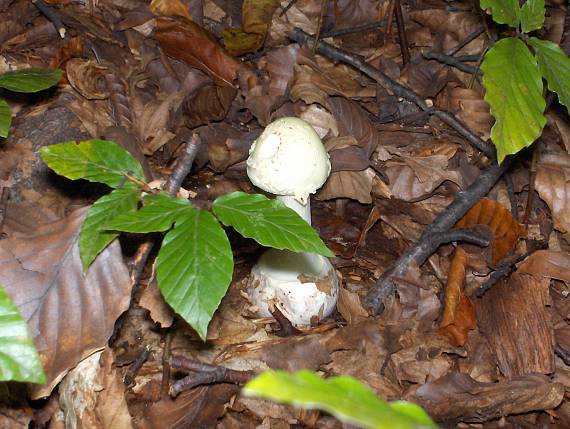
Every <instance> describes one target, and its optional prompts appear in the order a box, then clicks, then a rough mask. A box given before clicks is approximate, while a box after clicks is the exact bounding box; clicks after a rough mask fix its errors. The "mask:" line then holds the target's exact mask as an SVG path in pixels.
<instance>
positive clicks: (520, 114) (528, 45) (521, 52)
mask: <svg viewBox="0 0 570 429" xmlns="http://www.w3.org/2000/svg"><path fill="white" fill-rule="evenodd" d="M481 7H482V8H483V9H488V10H490V11H491V13H492V16H493V20H494V21H495V22H497V23H499V24H506V25H509V26H510V27H513V28H516V29H517V31H518V32H522V33H529V32H531V31H534V30H538V29H540V28H542V26H543V25H544V14H545V7H544V0H527V1H526V2H525V3H524V4H523V5H522V6H520V5H519V1H518V0H481ZM523 40H524V41H523ZM481 69H482V70H483V73H484V75H483V86H484V87H485V101H487V103H489V105H490V107H491V114H492V115H493V117H494V118H495V125H494V126H493V128H492V130H491V139H492V140H493V143H494V144H495V146H496V147H497V157H498V160H499V162H502V161H503V160H504V158H505V156H507V155H510V154H513V153H516V152H518V151H519V150H521V149H522V148H524V147H527V146H530V145H531V144H532V143H533V142H534V141H535V140H536V139H537V138H538V137H539V136H540V134H541V133H542V129H543V128H544V125H545V124H546V118H545V116H544V109H545V107H546V102H545V99H544V92H543V79H545V80H546V81H547V83H548V88H549V89H550V90H551V91H553V92H555V93H557V94H558V99H559V100H560V103H562V104H563V105H565V106H566V107H570V58H568V57H567V56H566V55H565V54H564V52H563V51H562V49H560V47H559V46H558V45H557V44H555V43H553V42H550V41H547V40H541V39H538V38H536V37H530V38H528V37H526V36H525V37H521V38H519V37H507V38H504V39H502V40H500V41H498V42H497V43H495V45H494V46H493V47H492V48H491V49H489V51H488V52H487V53H486V55H485V59H484V60H483V63H482V64H481Z"/></svg>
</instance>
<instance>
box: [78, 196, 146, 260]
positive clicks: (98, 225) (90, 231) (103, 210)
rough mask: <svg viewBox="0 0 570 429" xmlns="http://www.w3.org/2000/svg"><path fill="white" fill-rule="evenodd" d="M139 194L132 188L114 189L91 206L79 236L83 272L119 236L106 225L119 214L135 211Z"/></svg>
mask: <svg viewBox="0 0 570 429" xmlns="http://www.w3.org/2000/svg"><path fill="white" fill-rule="evenodd" d="M140 192H141V191H140V190H139V189H132V188H126V189H115V190H113V192H111V193H110V194H108V195H105V196H103V197H101V198H99V199H98V200H97V201H95V203H94V204H93V205H92V206H91V208H90V209H89V212H88V213H87V217H86V218H85V221H84V222H83V225H81V232H80V234H79V249H80V255H81V262H82V264H83V271H87V269H88V268H89V266H90V265H91V263H92V262H93V261H94V260H95V258H96V257H97V255H98V254H99V253H100V252H101V251H102V250H103V249H104V248H105V247H107V245H108V244H109V243H110V242H111V241H113V240H114V239H115V238H116V237H117V236H118V235H119V234H118V233H117V232H112V231H108V230H107V223H108V222H109V221H110V220H112V219H113V218H115V217H116V216H117V215H120V214H121V213H125V212H128V211H131V210H135V209H136V208H137V204H138V200H139V196H140Z"/></svg>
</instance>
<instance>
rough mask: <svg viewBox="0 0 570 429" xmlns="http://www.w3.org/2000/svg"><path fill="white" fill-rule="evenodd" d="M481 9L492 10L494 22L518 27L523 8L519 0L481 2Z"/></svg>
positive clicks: (488, 0) (482, 0) (483, 0)
mask: <svg viewBox="0 0 570 429" xmlns="http://www.w3.org/2000/svg"><path fill="white" fill-rule="evenodd" d="M480 4H481V9H490V10H491V15H492V16H493V21H495V22H496V23H498V24H507V25H510V26H511V27H514V28H516V27H518V26H519V23H520V13H521V8H520V6H519V1H518V0H481V2H480Z"/></svg>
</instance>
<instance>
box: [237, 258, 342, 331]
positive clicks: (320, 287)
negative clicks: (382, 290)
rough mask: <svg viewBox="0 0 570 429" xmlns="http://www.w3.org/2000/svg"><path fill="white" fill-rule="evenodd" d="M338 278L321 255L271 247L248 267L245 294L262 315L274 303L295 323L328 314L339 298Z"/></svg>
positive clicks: (307, 322) (311, 321) (305, 323)
mask: <svg viewBox="0 0 570 429" xmlns="http://www.w3.org/2000/svg"><path fill="white" fill-rule="evenodd" d="M338 290H339V286H338V278H337V275H336V272H335V269H334V267H333V266H332V264H331V263H330V261H329V260H328V259H327V258H325V257H324V256H321V255H317V254H315V253H295V252H290V251H288V250H278V249H270V250H268V251H267V252H265V253H264V254H263V255H262V256H261V258H259V261H258V262H257V264H256V265H255V266H254V267H253V269H252V270H251V275H250V279H249V282H248V290H247V292H248V295H249V299H250V301H251V303H252V304H254V305H255V306H256V307H257V308H258V314H259V315H260V316H261V317H269V316H271V312H270V308H271V309H273V308H274V307H277V308H278V309H279V311H280V312H281V313H283V315H284V316H285V317H286V318H287V319H288V320H289V321H290V322H291V323H292V324H293V325H294V326H296V327H307V326H310V325H314V324H316V323H318V322H319V321H320V320H322V319H324V318H325V317H327V316H329V315H330V314H331V313H332V312H333V310H334V309H335V306H336V302H337V300H338Z"/></svg>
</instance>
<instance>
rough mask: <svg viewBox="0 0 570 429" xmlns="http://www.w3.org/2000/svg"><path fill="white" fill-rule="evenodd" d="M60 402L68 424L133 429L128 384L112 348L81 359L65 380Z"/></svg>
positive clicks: (60, 388) (62, 385)
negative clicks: (120, 370) (127, 392)
mask: <svg viewBox="0 0 570 429" xmlns="http://www.w3.org/2000/svg"><path fill="white" fill-rule="evenodd" d="M59 403H60V406H61V408H62V410H63V413H64V416H65V422H66V427H78V428H79V427H80V428H82V429H130V428H132V424H131V415H130V414H129V410H128V408H127V401H126V400H125V384H124V383H123V381H122V379H121V375H120V373H119V371H118V370H117V368H116V367H114V366H113V354H112V352H111V350H110V349H106V350H105V351H103V352H98V353H95V354H93V355H91V356H89V357H88V358H86V359H84V360H82V361H81V362H80V363H79V364H78V365H77V367H75V368H74V369H72V370H71V371H70V372H69V373H68V374H67V375H66V376H65V378H64V379H63V381H62V382H61V385H60V387H59Z"/></svg>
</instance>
